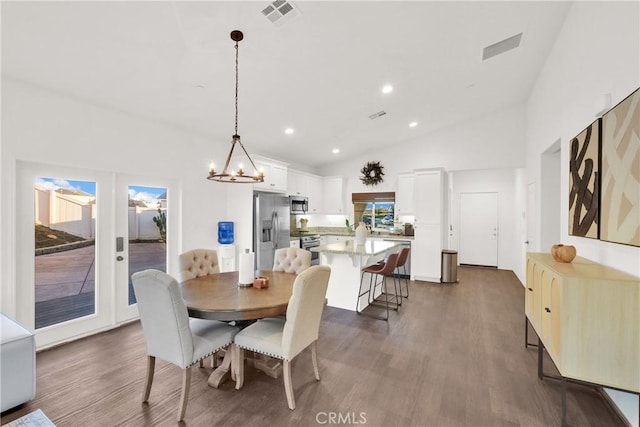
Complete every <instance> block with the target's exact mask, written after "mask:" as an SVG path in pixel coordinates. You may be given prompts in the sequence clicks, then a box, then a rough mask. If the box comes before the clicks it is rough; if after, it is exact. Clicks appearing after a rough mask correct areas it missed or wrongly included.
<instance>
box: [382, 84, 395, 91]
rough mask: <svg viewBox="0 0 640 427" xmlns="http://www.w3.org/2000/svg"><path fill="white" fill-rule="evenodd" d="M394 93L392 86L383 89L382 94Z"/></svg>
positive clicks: (385, 86)
mask: <svg viewBox="0 0 640 427" xmlns="http://www.w3.org/2000/svg"><path fill="white" fill-rule="evenodd" d="M391 92H393V86H391V85H384V86H383V87H382V93H391Z"/></svg>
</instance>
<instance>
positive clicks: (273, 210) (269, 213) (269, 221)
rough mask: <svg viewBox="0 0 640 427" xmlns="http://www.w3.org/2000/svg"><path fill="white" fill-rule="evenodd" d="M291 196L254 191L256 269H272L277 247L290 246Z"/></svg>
mask: <svg viewBox="0 0 640 427" xmlns="http://www.w3.org/2000/svg"><path fill="white" fill-rule="evenodd" d="M289 216H290V214H289V197H287V196H282V195H279V194H272V193H261V192H254V193H253V252H254V253H255V254H256V270H271V269H272V268H273V255H274V252H275V250H276V249H279V248H287V247H289V242H290V235H289V233H290V229H289V227H290V218H289Z"/></svg>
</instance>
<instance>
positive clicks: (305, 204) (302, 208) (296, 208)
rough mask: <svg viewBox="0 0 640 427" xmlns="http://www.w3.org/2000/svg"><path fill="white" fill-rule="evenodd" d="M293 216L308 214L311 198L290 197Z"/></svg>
mask: <svg viewBox="0 0 640 427" xmlns="http://www.w3.org/2000/svg"><path fill="white" fill-rule="evenodd" d="M289 205H290V207H291V213H292V214H306V213H307V211H309V198H308V197H303V196H289Z"/></svg>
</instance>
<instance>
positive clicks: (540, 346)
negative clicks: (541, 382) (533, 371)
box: [538, 337, 544, 379]
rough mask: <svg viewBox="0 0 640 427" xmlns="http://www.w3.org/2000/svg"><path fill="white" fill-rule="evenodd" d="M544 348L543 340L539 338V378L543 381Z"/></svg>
mask: <svg viewBox="0 0 640 427" xmlns="http://www.w3.org/2000/svg"><path fill="white" fill-rule="evenodd" d="M543 349H544V346H543V345H542V340H541V339H540V337H538V378H539V379H542V377H543V376H544V373H543V372H542V356H543V355H542V350H543Z"/></svg>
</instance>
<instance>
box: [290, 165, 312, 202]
mask: <svg viewBox="0 0 640 427" xmlns="http://www.w3.org/2000/svg"><path fill="white" fill-rule="evenodd" d="M287 193H288V194H289V195H290V196H307V176H306V175H305V174H303V173H302V172H298V171H295V170H292V169H289V170H288V171H287Z"/></svg>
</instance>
